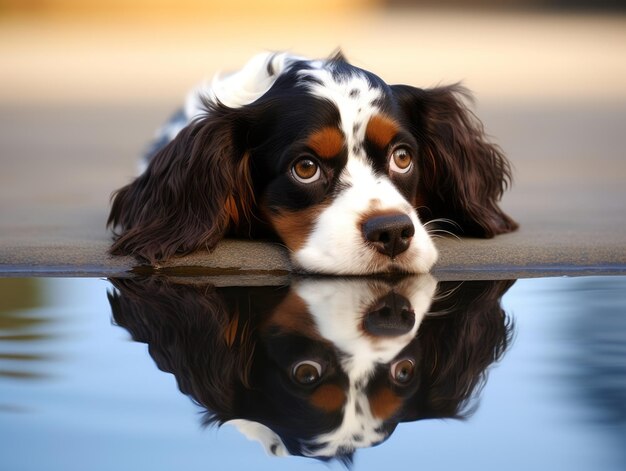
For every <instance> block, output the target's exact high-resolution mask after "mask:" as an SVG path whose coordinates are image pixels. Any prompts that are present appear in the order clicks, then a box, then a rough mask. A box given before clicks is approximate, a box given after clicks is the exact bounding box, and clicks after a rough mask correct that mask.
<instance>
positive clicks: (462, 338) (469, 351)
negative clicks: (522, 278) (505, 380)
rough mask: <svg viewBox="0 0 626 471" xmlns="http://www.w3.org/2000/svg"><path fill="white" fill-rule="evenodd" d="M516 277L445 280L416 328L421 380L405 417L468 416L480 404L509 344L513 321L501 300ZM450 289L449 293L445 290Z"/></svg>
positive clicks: (411, 418)
mask: <svg viewBox="0 0 626 471" xmlns="http://www.w3.org/2000/svg"><path fill="white" fill-rule="evenodd" d="M513 283H514V281H510V280H497V281H464V282H461V283H457V282H443V283H441V284H440V285H439V286H438V289H439V293H440V294H439V296H440V298H439V299H436V300H435V301H434V302H433V304H432V306H431V308H430V312H431V315H430V316H427V317H426V319H425V320H424V322H423V323H422V324H421V325H420V329H419V331H418V333H417V336H418V340H419V342H420V346H421V349H422V352H423V357H422V369H421V374H422V378H421V383H420V388H419V390H418V393H417V394H416V396H415V398H414V403H413V404H412V405H411V406H412V409H409V410H407V412H406V414H405V417H404V418H403V420H405V421H409V420H418V419H428V418H464V417H466V416H468V415H470V414H471V413H472V412H473V410H474V408H475V407H476V405H477V402H476V401H477V399H478V395H479V394H480V391H481V388H482V387H483V386H484V384H485V381H486V379H487V373H488V370H489V367H490V365H491V364H493V363H494V362H497V361H498V360H500V359H501V358H502V356H503V355H504V353H505V352H506V350H507V348H508V347H509V346H510V345H511V342H512V338H513V333H514V324H513V322H512V320H511V318H510V317H509V316H508V315H507V314H506V313H505V311H504V310H503V308H502V306H501V299H502V296H503V295H504V294H505V293H506V292H507V290H508V289H509V288H510V287H511V286H512V285H513ZM446 293H447V294H446Z"/></svg>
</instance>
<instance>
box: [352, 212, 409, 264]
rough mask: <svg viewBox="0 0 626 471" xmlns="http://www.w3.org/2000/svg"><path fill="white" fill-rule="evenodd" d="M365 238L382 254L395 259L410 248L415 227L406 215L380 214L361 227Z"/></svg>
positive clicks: (367, 220) (366, 221)
mask: <svg viewBox="0 0 626 471" xmlns="http://www.w3.org/2000/svg"><path fill="white" fill-rule="evenodd" d="M361 230H362V231H363V237H364V238H365V240H366V241H368V242H369V243H370V244H372V245H373V246H374V247H375V248H376V250H378V251H379V252H380V253H382V254H385V255H388V256H389V257H391V258H394V257H395V256H396V255H399V254H401V253H402V252H404V251H405V250H406V249H408V248H409V245H410V244H411V238H412V237H413V235H414V234H415V227H413V222H412V221H411V218H410V217H409V216H407V215H406V214H404V213H390V214H378V215H375V216H372V217H370V218H368V219H366V220H365V222H364V223H363V225H362V226H361Z"/></svg>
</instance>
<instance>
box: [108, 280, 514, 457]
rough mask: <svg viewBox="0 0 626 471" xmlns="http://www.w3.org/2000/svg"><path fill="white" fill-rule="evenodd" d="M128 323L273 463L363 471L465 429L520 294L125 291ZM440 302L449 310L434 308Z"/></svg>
mask: <svg viewBox="0 0 626 471" xmlns="http://www.w3.org/2000/svg"><path fill="white" fill-rule="evenodd" d="M114 283H115V285H116V287H117V289H118V291H117V292H115V293H112V294H111V295H110V302H111V306H112V310H113V316H114V319H115V322H116V323H117V324H118V325H121V326H123V327H124V328H126V329H127V330H128V331H129V332H130V333H131V334H132V336H133V338H134V339H135V340H137V341H141V342H145V343H148V344H149V347H150V348H149V351H150V354H151V355H152V357H153V358H154V360H155V362H156V363H157V365H158V366H159V368H160V369H161V370H163V371H167V372H171V373H173V374H174V375H175V377H176V380H177V382H178V385H179V388H180V389H181V391H182V392H184V393H185V394H187V395H189V396H190V397H191V398H192V399H193V400H194V401H196V402H197V403H198V404H200V405H201V406H203V407H204V408H206V411H207V415H206V422H207V423H217V424H224V423H229V424H232V425H234V426H236V427H237V428H238V429H239V430H240V431H241V432H242V433H244V434H245V435H246V436H248V437H249V438H252V439H255V440H258V441H260V442H261V443H263V445H264V446H265V448H266V450H267V451H268V453H270V454H273V455H277V456H281V455H289V454H291V455H302V456H311V457H317V458H321V459H329V458H336V457H338V458H340V459H346V460H349V459H350V458H351V456H352V453H353V452H354V450H356V449H357V448H360V447H367V446H372V445H375V444H378V443H380V442H382V441H384V440H386V439H387V438H388V437H389V436H390V435H391V433H392V432H393V431H394V429H395V427H396V426H397V424H398V423H399V422H403V421H413V420H419V419H424V418H437V417H461V416H463V415H464V414H465V412H466V411H467V406H468V405H469V399H470V398H471V397H472V396H473V394H474V393H475V392H476V391H477V390H478V389H479V387H478V386H479V385H480V384H481V382H482V381H481V380H483V379H484V377H485V372H486V370H487V368H488V366H489V365H490V364H491V363H492V362H493V361H496V360H497V359H498V358H499V357H500V356H501V355H502V353H503V352H504V350H505V349H506V346H507V344H508V341H509V338H510V333H511V327H510V326H509V324H508V322H507V320H506V316H505V314H504V312H503V311H502V309H501V308H500V304H499V301H500V298H501V296H502V294H503V293H504V292H505V291H506V289H507V288H508V287H509V286H510V283H508V282H466V283H463V284H461V285H460V286H454V287H452V286H450V285H448V284H445V283H444V284H443V285H440V287H439V290H438V293H437V295H436V296H435V289H436V285H435V282H434V280H433V279H432V278H431V277H430V276H428V275H426V276H422V277H418V278H406V279H403V280H399V281H397V282H390V281H389V280H354V279H353V280H329V279H325V280H324V279H322V280H301V281H297V282H296V283H295V284H294V285H293V286H292V287H291V288H288V287H283V288H277V287H265V288H245V289H244V288H219V289H215V288H212V287H210V286H206V285H199V286H192V285H173V284H171V283H168V282H165V281H164V280H159V279H156V280H151V281H144V282H141V281H133V280H116V281H114ZM433 297H435V301H434V302H433Z"/></svg>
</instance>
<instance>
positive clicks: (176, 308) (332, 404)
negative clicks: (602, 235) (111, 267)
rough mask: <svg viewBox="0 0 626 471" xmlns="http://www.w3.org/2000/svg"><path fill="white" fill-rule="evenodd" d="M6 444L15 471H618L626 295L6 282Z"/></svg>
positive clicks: (547, 284)
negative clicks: (345, 470) (330, 470)
mask: <svg viewBox="0 0 626 471" xmlns="http://www.w3.org/2000/svg"><path fill="white" fill-rule="evenodd" d="M261 284H263V283H261ZM453 417H458V418H460V419H463V420H459V419H457V418H453ZM220 422H226V424H225V425H223V426H221V427H217V425H216V424H217V423H220ZM211 424H213V425H211ZM0 437H1V440H0V470H15V471H18V470H84V469H90V470H111V469H120V470H121V469H151V470H169V469H187V470H192V469H199V470H200V469H202V470H206V469H272V470H273V469H300V468H302V469H327V466H330V467H331V468H333V469H342V468H343V467H344V466H345V465H348V466H351V467H352V468H353V469H356V470H365V469H372V470H374V469H375V470H380V469H381V468H386V469H389V468H390V467H393V469H428V470H439V469H441V470H449V469H459V468H462V469H477V470H486V469H507V470H517V469H520V470H522V469H523V470H527V469H546V470H560V469H563V470H590V471H591V470H594V471H595V470H623V469H626V278H624V277H583V278H544V279H530V280H517V281H515V282H512V281H511V282H506V281H497V282H494V281H491V282H487V281H485V282H463V283H453V282H446V283H439V284H437V283H436V282H435V280H434V279H432V278H430V277H419V278H408V279H403V280H329V279H299V280H296V281H294V282H293V283H292V284H291V285H290V286H264V287H263V286H256V287H232V286H231V287H225V286H220V287H215V286H213V285H210V284H207V283H202V282H200V281H198V280H197V279H196V280H189V279H186V280H185V279H176V280H166V279H145V280H112V281H109V280H99V279H46V278H37V279H0ZM372 444H375V445H376V446H370V445H372ZM273 454H275V455H281V456H280V457H276V456H273ZM282 455H304V456H282ZM330 456H338V457H339V458H338V459H337V458H335V459H331V460H330V462H329V463H330V464H329V465H326V464H323V462H321V459H322V458H328V457H330ZM350 461H351V462H352V464H349V462H350Z"/></svg>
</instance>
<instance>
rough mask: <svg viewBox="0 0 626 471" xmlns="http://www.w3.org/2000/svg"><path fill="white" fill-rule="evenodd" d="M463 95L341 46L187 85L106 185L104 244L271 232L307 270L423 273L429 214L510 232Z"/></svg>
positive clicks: (205, 241) (154, 250)
mask: <svg viewBox="0 0 626 471" xmlns="http://www.w3.org/2000/svg"><path fill="white" fill-rule="evenodd" d="M465 98H467V92H466V91H465V90H464V89H463V88H461V87H460V86H456V85H454V86H448V87H440V88H433V89H419V88H414V87H409V86H405V85H388V84H386V83H385V82H384V81H383V80H382V79H380V78H379V77H378V76H376V75H374V74H372V73H371V72H368V71H365V70H363V69H359V68H357V67H355V66H353V65H350V64H349V63H348V62H346V61H345V59H344V58H343V57H342V56H341V55H337V56H335V57H333V58H331V59H328V60H306V59H302V58H299V57H295V56H290V55H287V54H264V55H261V56H258V57H256V58H254V59H253V60H252V61H251V62H250V63H249V64H248V65H247V66H246V67H244V69H242V70H241V71H239V72H238V73H236V74H233V75H232V76H228V77H225V78H222V79H217V80H216V81H214V83H213V84H212V85H211V86H210V87H205V88H203V89H200V90H199V91H197V92H195V93H194V94H192V96H191V97H190V99H189V101H188V103H187V107H186V109H185V112H184V113H183V114H182V115H181V116H182V121H179V122H180V123H182V124H179V125H177V127H176V126H175V132H172V129H171V128H170V129H169V131H168V132H169V133H170V134H171V136H170V137H172V140H171V141H170V142H168V143H167V144H165V142H163V141H160V144H159V146H157V150H156V151H155V153H154V155H152V156H151V159H150V162H149V165H148V167H147V169H146V170H145V172H143V174H142V175H141V176H139V177H138V178H137V179H136V180H135V181H133V182H132V183H131V184H129V185H127V186H126V187H124V188H122V189H120V190H119V191H118V192H117V193H116V194H115V197H114V201H113V206H112V209H111V214H110V216H109V223H110V224H111V225H113V226H114V227H118V229H119V234H118V236H117V238H116V241H115V243H114V245H113V248H112V251H113V253H116V254H132V255H136V256H138V257H140V258H142V259H144V260H147V261H149V262H153V263H154V262H158V261H159V260H163V259H167V258H169V257H171V256H172V255H174V254H183V253H188V252H191V251H193V250H196V249H198V248H208V249H209V250H210V249H212V248H213V247H214V246H215V245H216V244H217V242H218V241H219V240H220V239H222V238H223V237H224V236H225V235H228V234H231V235H237V236H245V237H267V236H277V237H278V238H279V239H280V240H281V241H282V242H283V243H284V244H285V245H286V246H287V247H288V249H289V250H290V253H291V256H292V260H293V262H294V264H295V265H296V267H298V268H300V269H303V270H306V271H312V272H317V273H334V274H367V273H377V272H387V271H403V272H412V273H420V272H427V271H428V270H429V269H430V268H431V267H432V266H433V264H434V263H435V261H436V259H437V251H436V249H435V247H434V245H433V243H432V241H431V237H430V236H429V233H428V232H429V230H428V229H429V228H430V227H432V226H430V227H427V226H426V224H428V221H440V222H441V221H444V222H449V227H448V228H447V229H448V230H450V231H452V232H458V233H461V234H464V235H468V236H479V237H492V236H494V235H495V234H499V233H503V232H508V231H511V230H513V229H514V228H515V227H516V224H515V223H514V222H513V221H512V220H511V219H510V218H509V217H508V216H507V215H505V214H504V213H503V212H502V211H501V209H500V208H499V207H498V205H497V201H498V200H499V199H500V197H501V195H502V192H503V190H504V189H505V188H506V186H507V185H508V182H509V179H510V169H509V165H508V163H507V160H506V159H505V157H504V156H503V155H502V153H501V151H500V149H499V148H498V147H497V146H494V145H493V144H490V143H489V142H487V140H486V139H485V136H484V134H483V129H482V125H481V124H480V122H479V121H478V120H477V119H476V118H475V117H474V115H473V114H472V113H471V112H470V111H469V110H468V108H467V107H466V104H465ZM174 135H175V137H174ZM167 140H168V139H165V141H167ZM160 145H164V147H160Z"/></svg>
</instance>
